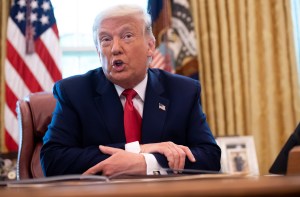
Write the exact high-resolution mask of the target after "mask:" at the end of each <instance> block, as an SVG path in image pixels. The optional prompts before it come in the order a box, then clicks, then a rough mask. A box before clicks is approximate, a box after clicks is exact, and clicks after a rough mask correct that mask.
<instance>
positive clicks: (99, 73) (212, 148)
mask: <svg viewBox="0 0 300 197" xmlns="http://www.w3.org/2000/svg"><path fill="white" fill-rule="evenodd" d="M53 93H54V96H55V98H56V99H57V104H56V108H55V110H54V112H53V118H52V121H51V124H50V125H49V126H48V131H47V132H46V135H45V136H44V139H43V140H44V145H43V147H42V150H41V164H42V168H43V171H44V174H45V175H47V176H51V175H61V174H81V173H83V172H84V171H86V170H87V169H88V168H90V167H92V166H93V165H95V164H97V163H99V162H100V161H103V160H104V159H106V158H108V157H109V155H105V154H103V153H101V151H100V150H99V148H98V146H99V145H106V146H111V147H118V148H123V149H124V146H125V143H126V141H125V134H124V125H123V107H122V104H121V101H120V98H119V96H118V94H117V91H116V89H115V87H114V85H113V84H112V83H111V82H110V81H108V80H107V79H106V77H105V75H104V73H103V70H102V68H98V69H95V70H92V71H89V72H88V73H86V74H84V75H78V76H73V77H70V78H66V79H63V80H61V81H59V82H57V83H56V84H55V86H54V88H53ZM160 104H162V105H164V106H165V110H163V109H161V108H160V107H159V105H160ZM164 141H172V142H174V143H176V144H180V145H185V146H188V147H189V148H190V149H191V151H192V153H193V154H194V156H195V158H196V160H197V162H195V163H192V162H190V161H189V160H188V159H186V163H185V168H189V169H202V170H219V169H220V154H221V151H220V148H219V147H218V146H217V145H216V142H215V139H214V137H213V135H212V133H211V131H210V128H209V126H208V124H207V122H206V116H205V114H204V113H203V112H202V109H201V106H200V84H199V82H198V81H196V80H193V79H190V78H188V77H183V76H180V75H174V74H170V73H167V72H165V71H162V70H159V69H149V70H148V83H147V87H146V95H145V101H144V110H143V120H142V134H141V142H140V143H141V144H146V143H155V142H164ZM154 156H155V157H156V159H157V160H158V162H159V163H160V165H161V166H162V167H166V168H167V167H168V162H167V160H166V158H165V156H163V155H161V154H159V153H154Z"/></svg>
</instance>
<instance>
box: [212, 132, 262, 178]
mask: <svg viewBox="0 0 300 197" xmlns="http://www.w3.org/2000/svg"><path fill="white" fill-rule="evenodd" d="M216 141H217V143H218V145H219V146H220V148H221V150H222V155H221V171H222V172H223V173H230V174H249V175H259V168H258V161H257V156H256V149H255V144H254V138H253V136H233V137H218V138H216Z"/></svg>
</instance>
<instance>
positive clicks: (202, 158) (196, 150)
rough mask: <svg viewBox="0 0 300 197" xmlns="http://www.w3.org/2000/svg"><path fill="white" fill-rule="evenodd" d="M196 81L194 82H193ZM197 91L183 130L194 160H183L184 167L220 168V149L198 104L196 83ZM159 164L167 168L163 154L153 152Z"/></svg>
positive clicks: (198, 90) (198, 86)
mask: <svg viewBox="0 0 300 197" xmlns="http://www.w3.org/2000/svg"><path fill="white" fill-rule="evenodd" d="M195 83H196V82H195ZM196 87H197V91H196V94H195V96H194V98H192V99H191V102H192V103H193V104H192V107H191V110H190V113H189V118H188V123H187V125H188V126H187V128H186V130H185V131H182V132H186V134H187V135H186V136H187V140H186V144H182V145H185V146H187V147H189V148H190V150H191V151H192V153H193V155H194V157H195V159H196V162H190V161H189V160H188V158H186V160H185V169H198V170H211V171H219V170H220V157H221V150H220V148H219V146H218V145H217V144H216V141H215V139H214V137H213V135H212V132H211V130H210V128H209V126H208V123H207V121H206V116H205V114H204V113H203V111H202V108H201V104H200V84H199V83H198V82H197V83H196ZM154 155H155V157H156V159H157V161H158V162H159V164H160V165H161V166H162V167H164V168H169V166H168V162H167V159H166V157H165V156H164V155H161V154H158V153H155V154H154Z"/></svg>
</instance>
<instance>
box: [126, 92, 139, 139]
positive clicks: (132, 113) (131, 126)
mask: <svg viewBox="0 0 300 197" xmlns="http://www.w3.org/2000/svg"><path fill="white" fill-rule="evenodd" d="M122 94H123V95H124V96H125V97H126V102H125V107H124V129H125V137H126V142H127V143H129V142H134V141H140V139H141V125H142V118H141V116H140V114H139V112H138V111H137V110H136V109H135V108H134V106H133V102H132V99H133V98H134V97H135V96H136V94H137V93H136V91H134V90H133V89H126V90H124V91H123V93H122Z"/></svg>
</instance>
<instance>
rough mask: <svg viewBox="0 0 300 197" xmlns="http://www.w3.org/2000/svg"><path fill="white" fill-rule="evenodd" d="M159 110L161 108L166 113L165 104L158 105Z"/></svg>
mask: <svg viewBox="0 0 300 197" xmlns="http://www.w3.org/2000/svg"><path fill="white" fill-rule="evenodd" d="M158 108H159V109H160V110H163V111H166V106H165V105H163V104H161V103H158Z"/></svg>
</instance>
